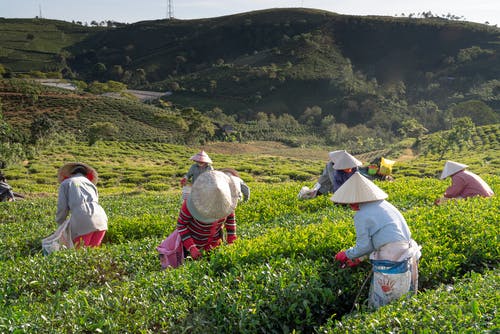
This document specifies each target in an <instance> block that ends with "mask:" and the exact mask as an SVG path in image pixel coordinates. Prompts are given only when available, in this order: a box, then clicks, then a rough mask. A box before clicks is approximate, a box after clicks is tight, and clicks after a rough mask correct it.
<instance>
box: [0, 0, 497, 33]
mask: <svg viewBox="0 0 500 334" xmlns="http://www.w3.org/2000/svg"><path fill="white" fill-rule="evenodd" d="M168 1H169V0H142V1H138V0H0V17H5V18H34V17H36V16H40V14H41V17H42V18H46V19H57V20H63V21H68V22H72V21H81V22H83V23H84V22H87V23H89V24H90V23H91V22H92V21H97V22H101V21H108V20H112V21H117V22H123V23H134V22H138V21H146V20H157V19H164V18H166V17H168V9H167V8H168V6H167V4H168ZM170 1H171V3H172V5H173V6H172V8H173V17H174V18H177V19H181V20H188V19H199V18H209V17H218V16H225V15H231V14H237V13H243V12H248V11H253V10H260V9H269V8H293V7H304V8H315V9H323V10H327V11H330V12H335V13H338V14H346V15H383V16H402V15H401V14H405V16H408V15H409V14H411V13H415V14H417V13H422V12H429V11H430V12H432V14H434V15H438V16H441V15H443V14H444V15H447V14H452V15H454V16H456V17H462V18H463V19H464V20H465V21H471V22H478V23H485V22H489V24H490V25H495V24H496V25H497V26H499V27H500V0H170Z"/></svg>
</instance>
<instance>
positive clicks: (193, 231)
mask: <svg viewBox="0 0 500 334" xmlns="http://www.w3.org/2000/svg"><path fill="white" fill-rule="evenodd" d="M223 226H224V228H225V229H226V233H227V243H229V244H230V243H233V242H234V240H236V218H235V215H234V212H232V213H231V214H229V216H227V217H225V218H222V219H219V220H217V221H215V222H210V223H205V222H201V221H198V220H196V219H195V218H194V217H193V216H192V215H191V213H190V212H189V209H188V208H187V205H186V201H184V203H182V207H181V210H180V212H179V218H178V219H177V229H178V230H179V234H180V235H181V239H182V244H183V246H184V248H186V249H189V247H191V246H193V245H195V246H196V247H197V248H203V249H205V250H209V249H212V248H215V247H217V246H219V245H220V243H221V240H222V238H223V230H222V227H223Z"/></svg>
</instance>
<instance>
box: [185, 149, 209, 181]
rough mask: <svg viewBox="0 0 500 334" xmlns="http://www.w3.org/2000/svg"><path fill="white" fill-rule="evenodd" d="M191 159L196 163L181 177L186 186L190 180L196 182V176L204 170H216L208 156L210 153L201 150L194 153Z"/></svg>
mask: <svg viewBox="0 0 500 334" xmlns="http://www.w3.org/2000/svg"><path fill="white" fill-rule="evenodd" d="M189 159H190V160H193V161H194V162H195V163H194V164H192V165H191V167H189V170H188V172H187V173H186V175H184V176H183V177H182V179H181V186H186V185H187V183H188V182H191V183H194V181H196V178H197V177H198V176H199V175H200V174H201V173H204V172H207V171H210V170H214V168H213V167H212V159H210V157H209V156H208V154H207V153H206V152H205V151H204V150H201V151H200V152H198V153H196V154H195V155H193V156H192V157H191V158H189Z"/></svg>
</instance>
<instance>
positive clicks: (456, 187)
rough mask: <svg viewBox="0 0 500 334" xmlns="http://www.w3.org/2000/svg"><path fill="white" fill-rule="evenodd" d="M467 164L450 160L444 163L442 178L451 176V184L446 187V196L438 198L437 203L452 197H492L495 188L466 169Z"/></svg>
mask: <svg viewBox="0 0 500 334" xmlns="http://www.w3.org/2000/svg"><path fill="white" fill-rule="evenodd" d="M467 167H469V166H467V165H464V164H461V163H458V162H455V161H451V160H448V161H446V163H445V164H444V168H443V171H442V173H441V176H440V179H441V180H444V179H446V178H447V177H449V176H450V177H451V185H450V186H449V187H448V189H446V191H445V193H444V196H443V197H442V198H438V199H437V200H436V201H435V204H437V205H439V204H443V203H445V202H446V201H447V200H448V199H450V198H457V199H459V198H467V197H473V196H482V197H491V196H493V194H494V193H493V190H491V188H490V186H489V185H488V184H487V183H486V182H484V180H483V179H482V178H481V177H479V176H478V175H476V174H474V173H472V172H470V171H467V170H465V169H466V168H467Z"/></svg>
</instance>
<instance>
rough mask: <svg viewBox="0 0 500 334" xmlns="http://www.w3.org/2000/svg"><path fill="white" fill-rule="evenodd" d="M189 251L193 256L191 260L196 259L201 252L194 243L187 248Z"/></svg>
mask: <svg viewBox="0 0 500 334" xmlns="http://www.w3.org/2000/svg"><path fill="white" fill-rule="evenodd" d="M189 253H191V257H192V258H193V260H196V259H198V258H200V257H201V252H200V251H199V250H198V248H197V247H196V246H195V245H193V246H191V247H190V248H189Z"/></svg>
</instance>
